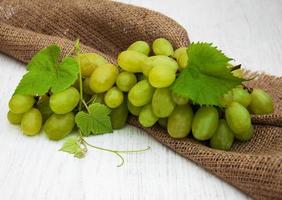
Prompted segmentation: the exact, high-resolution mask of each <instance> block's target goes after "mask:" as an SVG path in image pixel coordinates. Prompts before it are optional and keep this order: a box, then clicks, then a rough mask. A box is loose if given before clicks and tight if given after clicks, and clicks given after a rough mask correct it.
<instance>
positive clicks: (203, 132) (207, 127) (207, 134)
mask: <svg viewBox="0 0 282 200" xmlns="http://www.w3.org/2000/svg"><path fill="white" fill-rule="evenodd" d="M218 118H219V116H218V112H217V110H216V108H214V107H201V108H199V110H198V111H197V112H196V114H195V116H194V119H193V123H192V133H193V136H194V138H196V139H197V140H201V141H203V140H208V139H210V138H211V137H212V136H213V135H214V133H215V132H216V129H217V126H218V120H219V119H218Z"/></svg>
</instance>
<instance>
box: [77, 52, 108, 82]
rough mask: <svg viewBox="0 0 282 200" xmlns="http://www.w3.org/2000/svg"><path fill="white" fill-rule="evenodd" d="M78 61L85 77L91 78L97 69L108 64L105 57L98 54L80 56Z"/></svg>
mask: <svg viewBox="0 0 282 200" xmlns="http://www.w3.org/2000/svg"><path fill="white" fill-rule="evenodd" d="M77 60H78V61H79V64H80V69H81V74H82V76H83V77H90V76H91V74H92V72H93V71H94V70H95V68H96V67H98V66H100V65H103V64H106V63H108V61H107V60H106V59H105V58H104V57H102V56H100V55H98V54H96V53H84V54H78V56H77Z"/></svg>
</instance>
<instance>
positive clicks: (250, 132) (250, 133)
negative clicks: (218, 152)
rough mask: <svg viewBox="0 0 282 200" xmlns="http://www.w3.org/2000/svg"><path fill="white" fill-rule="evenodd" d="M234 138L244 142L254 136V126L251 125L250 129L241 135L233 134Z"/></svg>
mask: <svg viewBox="0 0 282 200" xmlns="http://www.w3.org/2000/svg"><path fill="white" fill-rule="evenodd" d="M234 135H235V138H236V139H237V140H239V141H241V142H246V141H248V140H250V139H252V137H253V136H254V127H253V125H251V127H250V129H249V130H248V131H247V132H245V133H244V134H243V135H238V134H234Z"/></svg>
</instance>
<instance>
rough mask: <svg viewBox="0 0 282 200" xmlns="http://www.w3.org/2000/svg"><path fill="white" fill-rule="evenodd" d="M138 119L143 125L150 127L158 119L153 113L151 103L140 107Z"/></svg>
mask: <svg viewBox="0 0 282 200" xmlns="http://www.w3.org/2000/svg"><path fill="white" fill-rule="evenodd" d="M138 120H139V123H140V124H141V125H142V126H143V127H151V126H153V125H154V124H155V123H156V122H157V121H158V117H157V116H156V115H155V114H154V113H153V110H152V105H151V104H148V105H146V106H144V107H143V108H142V109H141V111H140V114H139V118H138Z"/></svg>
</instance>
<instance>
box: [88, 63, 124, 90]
mask: <svg viewBox="0 0 282 200" xmlns="http://www.w3.org/2000/svg"><path fill="white" fill-rule="evenodd" d="M118 73H119V71H118V68H117V67H116V66H114V65H112V64H104V65H100V66H98V67H97V68H96V69H95V71H94V72H93V73H92V75H91V77H90V82H89V86H90V88H91V90H92V91H93V92H95V93H103V92H106V91H107V90H109V89H110V88H111V87H112V86H113V85H114V83H115V82H116V79H117V76H118Z"/></svg>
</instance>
